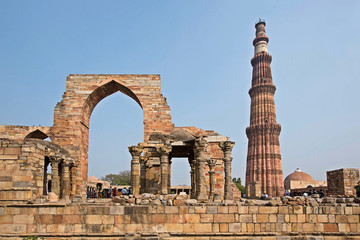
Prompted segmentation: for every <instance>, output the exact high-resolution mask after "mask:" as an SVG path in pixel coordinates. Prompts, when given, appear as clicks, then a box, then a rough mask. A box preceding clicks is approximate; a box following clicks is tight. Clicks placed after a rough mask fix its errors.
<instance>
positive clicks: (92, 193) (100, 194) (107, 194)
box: [87, 187, 132, 198]
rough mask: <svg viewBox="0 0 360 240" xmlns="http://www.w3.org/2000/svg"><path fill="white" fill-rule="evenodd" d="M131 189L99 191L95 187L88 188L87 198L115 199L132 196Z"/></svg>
mask: <svg viewBox="0 0 360 240" xmlns="http://www.w3.org/2000/svg"><path fill="white" fill-rule="evenodd" d="M131 193H132V191H131V188H119V189H117V188H115V187H114V188H105V189H97V188H95V187H88V188H87V198H113V197H116V196H120V195H129V194H131Z"/></svg>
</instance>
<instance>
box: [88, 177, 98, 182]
mask: <svg viewBox="0 0 360 240" xmlns="http://www.w3.org/2000/svg"><path fill="white" fill-rule="evenodd" d="M96 181H99V179H98V178H97V177H95V176H90V177H88V182H96Z"/></svg>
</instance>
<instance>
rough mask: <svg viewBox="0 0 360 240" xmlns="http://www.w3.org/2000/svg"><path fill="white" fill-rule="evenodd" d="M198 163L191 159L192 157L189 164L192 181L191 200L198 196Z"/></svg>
mask: <svg viewBox="0 0 360 240" xmlns="http://www.w3.org/2000/svg"><path fill="white" fill-rule="evenodd" d="M195 162H196V161H195V160H194V159H193V157H192V159H191V157H189V164H190V167H191V171H190V177H191V178H190V179H191V193H190V198H195V196H196V167H195V166H196V163H195Z"/></svg>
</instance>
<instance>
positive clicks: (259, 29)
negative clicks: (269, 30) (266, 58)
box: [253, 18, 269, 55]
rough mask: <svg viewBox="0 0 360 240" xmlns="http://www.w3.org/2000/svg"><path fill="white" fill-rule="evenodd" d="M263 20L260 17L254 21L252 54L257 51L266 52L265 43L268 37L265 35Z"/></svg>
mask: <svg viewBox="0 0 360 240" xmlns="http://www.w3.org/2000/svg"><path fill="white" fill-rule="evenodd" d="M265 25H266V23H265V20H264V19H260V18H259V20H258V21H257V22H256V24H255V28H256V37H255V39H254V41H253V45H254V47H255V52H254V55H256V54H257V53H259V52H268V49H267V44H268V42H269V38H268V37H267V36H266V35H265V33H266V32H265Z"/></svg>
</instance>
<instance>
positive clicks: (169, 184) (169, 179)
mask: <svg viewBox="0 0 360 240" xmlns="http://www.w3.org/2000/svg"><path fill="white" fill-rule="evenodd" d="M171 163H172V161H171V159H170V158H169V169H168V174H169V176H168V189H169V193H170V189H171Z"/></svg>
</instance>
